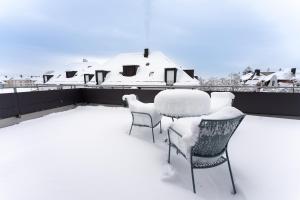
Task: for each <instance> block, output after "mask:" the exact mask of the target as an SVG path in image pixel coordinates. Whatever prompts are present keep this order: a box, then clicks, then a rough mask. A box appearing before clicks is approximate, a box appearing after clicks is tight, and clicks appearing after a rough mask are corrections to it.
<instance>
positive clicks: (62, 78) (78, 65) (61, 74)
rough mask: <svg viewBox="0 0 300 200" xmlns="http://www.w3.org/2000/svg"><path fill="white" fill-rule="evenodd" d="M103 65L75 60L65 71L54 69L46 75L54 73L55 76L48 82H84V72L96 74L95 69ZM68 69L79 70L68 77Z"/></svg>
mask: <svg viewBox="0 0 300 200" xmlns="http://www.w3.org/2000/svg"><path fill="white" fill-rule="evenodd" d="M100 67H101V65H100V64H99V63H97V62H90V61H85V62H74V63H70V64H68V65H67V67H66V70H64V71H52V72H51V73H48V74H44V75H53V77H52V78H51V79H50V80H49V81H48V82H47V84H84V74H89V73H91V74H94V73H95V71H93V70H92V69H91V68H93V69H98V68H100ZM66 71H77V73H76V74H75V75H74V77H72V78H67V77H66Z"/></svg>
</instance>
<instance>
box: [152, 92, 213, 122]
mask: <svg viewBox="0 0 300 200" xmlns="http://www.w3.org/2000/svg"><path fill="white" fill-rule="evenodd" d="M154 105H155V109H156V110H157V111H158V112H159V113H160V114H162V115H164V116H168V117H172V118H181V117H195V116H201V115H204V114H208V113H209V111H210V96H209V95H208V94H207V93H206V92H203V91H201V90H191V89H171V90H164V91H161V92H159V93H158V94H157V95H156V97H155V99H154Z"/></svg>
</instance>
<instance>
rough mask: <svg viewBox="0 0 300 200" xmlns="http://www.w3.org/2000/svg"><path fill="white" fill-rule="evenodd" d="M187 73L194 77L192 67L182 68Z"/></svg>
mask: <svg viewBox="0 0 300 200" xmlns="http://www.w3.org/2000/svg"><path fill="white" fill-rule="evenodd" d="M183 71H184V72H185V73H186V74H187V75H189V76H190V77H191V78H194V70H193V69H184V70H183Z"/></svg>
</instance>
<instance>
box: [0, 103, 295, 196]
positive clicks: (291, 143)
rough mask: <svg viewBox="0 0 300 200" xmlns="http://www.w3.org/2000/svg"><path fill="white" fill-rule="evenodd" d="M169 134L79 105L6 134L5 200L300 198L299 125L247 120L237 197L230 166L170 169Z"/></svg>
mask: <svg viewBox="0 0 300 200" xmlns="http://www.w3.org/2000/svg"><path fill="white" fill-rule="evenodd" d="M170 122H171V120H170V119H169V118H166V117H164V118H163V120H162V125H163V127H162V128H163V133H162V134H159V131H158V130H156V131H155V136H156V143H155V144H153V143H152V137H151V134H150V130H149V129H145V128H139V127H136V128H135V129H133V133H132V135H131V136H128V131H129V129H130V124H131V116H130V112H129V110H128V109H127V108H123V107H109V106H102V105H97V106H96V105H95V106H92V105H90V106H78V107H76V108H75V109H72V110H68V111H64V112H58V113H53V114H50V115H47V116H44V117H41V118H37V119H32V120H29V121H24V122H22V123H20V124H17V125H14V126H10V127H6V128H2V129H1V131H0V152H1V156H0V177H1V181H0V188H1V189H0V195H1V199H9V200H10V199H30V200H35V199H36V200H38V199H74V200H76V199H166V198H167V199H174V200H175V199H251V200H255V199H297V198H299V196H300V193H299V190H298V188H299V186H300V184H299V181H298V177H299V176H300V170H299V169H300V161H299V156H298V152H299V151H300V146H299V144H298V141H300V135H299V130H300V123H299V121H298V120H292V119H282V118H272V117H260V116H254V115H247V116H246V118H245V120H244V121H243V122H242V124H241V125H240V127H239V128H238V130H237V132H236V133H235V135H234V137H233V139H232V140H231V142H230V145H229V152H230V155H231V164H232V168H233V171H234V176H235V182H236V185H237V194H236V195H232V194H231V193H230V191H231V190H232V188H231V184H230V179H229V174H228V170H227V167H226V165H221V166H219V167H216V168H212V169H205V170H201V169H199V170H195V177H196V187H197V194H196V195H195V194H194V193H193V192H192V184H191V177H190V168H189V165H188V162H187V161H186V160H185V159H184V158H183V157H181V156H175V153H174V154H173V155H174V156H173V157H172V167H170V166H169V165H167V154H168V145H167V143H165V142H164V140H165V139H166V137H167V134H166V129H167V127H168V125H169V124H170Z"/></svg>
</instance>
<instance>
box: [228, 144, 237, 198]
mask: <svg viewBox="0 0 300 200" xmlns="http://www.w3.org/2000/svg"><path fill="white" fill-rule="evenodd" d="M226 158H227V164H228V168H229V173H230V179H231V184H232V188H233V194H236V189H235V184H234V180H233V174H232V171H231V166H230V161H229V156H228V152H227V149H226Z"/></svg>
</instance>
